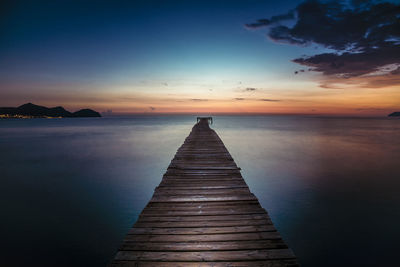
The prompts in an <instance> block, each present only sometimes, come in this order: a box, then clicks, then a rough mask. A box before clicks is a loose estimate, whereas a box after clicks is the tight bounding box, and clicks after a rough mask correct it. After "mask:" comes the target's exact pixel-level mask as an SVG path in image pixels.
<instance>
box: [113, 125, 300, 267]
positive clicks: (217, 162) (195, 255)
mask: <svg viewBox="0 0 400 267" xmlns="http://www.w3.org/2000/svg"><path fill="white" fill-rule="evenodd" d="M198 121H199V122H198V123H197V124H196V125H195V126H194V127H193V129H192V132H191V133H190V135H189V136H188V137H187V138H186V140H185V142H184V144H183V145H182V146H181V147H180V148H179V149H178V152H177V153H176V155H175V157H174V159H173V160H172V161H171V164H170V166H169V167H168V169H167V172H166V173H165V174H164V176H163V179H162V181H161V183H160V185H159V186H158V187H157V188H156V189H155V191H154V195H153V197H152V199H151V200H150V202H149V203H148V204H147V206H146V207H145V208H144V209H143V211H142V213H141V214H140V215H139V218H138V220H137V222H136V223H135V224H134V226H133V227H132V229H131V230H130V231H129V232H128V234H127V235H126V237H125V239H124V241H123V243H122V245H121V247H120V249H119V251H118V252H117V254H116V256H115V258H114V260H113V261H112V263H111V264H110V266H165V267H170V266H171V267H172V266H174V267H175V266H189V267H190V266H214V267H220V266H221V267H222V266H298V263H297V260H296V258H295V256H294V254H293V253H292V251H291V250H290V249H289V248H288V247H287V245H286V244H285V243H284V241H283V240H282V238H281V236H280V235H279V233H278V232H277V230H276V229H275V227H274V226H273V224H272V222H271V220H270V218H269V216H268V214H267V212H266V211H265V210H264V209H263V208H262V207H261V205H260V203H259V202H258V200H257V198H256V197H255V196H254V195H253V194H252V193H251V192H250V190H249V188H248V186H247V185H246V183H245V181H244V179H243V178H242V176H241V174H240V168H238V166H236V163H235V162H234V160H233V159H232V157H231V155H230V154H229V152H228V150H227V149H226V148H225V146H224V144H223V143H222V141H221V139H220V138H219V137H218V135H217V134H216V133H215V131H214V130H212V129H211V128H210V127H209V125H208V121H209V118H205V119H199V120H198Z"/></svg>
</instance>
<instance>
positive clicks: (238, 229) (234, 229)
mask: <svg viewBox="0 0 400 267" xmlns="http://www.w3.org/2000/svg"><path fill="white" fill-rule="evenodd" d="M273 231H276V229H275V227H274V226H273V225H257V226H252V225H246V226H226V227H192V228H189V227H183V228H182V227H179V228H174V227H170V228H153V227H144V228H141V227H134V228H131V230H130V231H129V232H128V235H143V234H152V235H172V234H173V235H206V234H227V233H229V234H230V233H254V232H273Z"/></svg>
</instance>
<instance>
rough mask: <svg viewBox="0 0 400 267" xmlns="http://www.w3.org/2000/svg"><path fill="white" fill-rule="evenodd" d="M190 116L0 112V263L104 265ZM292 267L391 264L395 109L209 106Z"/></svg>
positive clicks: (395, 228) (396, 232) (399, 144)
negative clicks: (19, 116)
mask: <svg viewBox="0 0 400 267" xmlns="http://www.w3.org/2000/svg"><path fill="white" fill-rule="evenodd" d="M194 123H195V117H193V116H159V117H157V116H137V117H130V118H96V119H91V118H90V119H51V120H48V119H30V120H0V179H1V180H0V181H1V185H0V211H1V220H0V233H1V235H0V236H1V248H0V251H1V254H3V255H2V257H1V263H0V264H1V265H2V266H3V265H5V266H28V265H29V266H105V265H106V264H107V263H108V262H109V261H110V259H111V258H112V257H113V256H114V253H115V252H116V250H117V248H118V246H119V244H120V242H121V240H122V239H123V237H124V235H125V233H126V232H127V231H128V229H129V228H130V227H131V225H132V224H133V223H134V222H135V220H136V219H137V216H138V214H139V213H140V212H141V210H142V209H143V208H144V206H145V205H146V203H147V202H148V200H149V199H150V197H151V195H152V194H153V189H154V188H155V187H156V186H157V185H158V184H159V182H160V180H161V177H162V174H163V173H164V172H165V170H166V168H167V166H168V165H169V162H170V160H171V159H172V157H173V156H174V154H175V152H176V150H177V148H178V147H179V146H180V145H181V144H182V142H183V140H184V138H185V137H186V136H187V135H188V134H189V132H190V129H191V127H192V126H193V124H194ZM213 128H214V129H216V131H217V133H218V134H219V136H220V137H221V138H222V140H223V141H224V143H225V145H226V146H227V148H228V150H229V151H230V152H231V154H232V156H233V158H234V159H235V161H236V163H237V164H238V165H239V166H240V167H241V168H242V174H243V177H244V178H245V180H246V182H247V183H248V185H249V187H250V189H251V190H252V192H253V193H255V195H256V196H257V197H258V198H259V200H260V202H261V204H262V206H263V207H264V208H266V209H267V210H268V212H269V214H270V216H271V218H272V220H273V222H274V224H275V226H276V227H277V228H278V230H279V231H280V233H281V234H282V235H283V237H284V239H285V241H286V242H287V243H288V245H289V246H290V247H291V248H292V249H293V251H294V252H295V254H296V255H297V256H298V258H299V260H300V263H301V264H302V265H303V266H357V265H359V266H367V265H370V266H395V265H398V248H399V242H398V239H399V238H400V227H399V225H400V120H390V119H386V118H318V117H294V116H293V117H291V116H217V117H214V125H213Z"/></svg>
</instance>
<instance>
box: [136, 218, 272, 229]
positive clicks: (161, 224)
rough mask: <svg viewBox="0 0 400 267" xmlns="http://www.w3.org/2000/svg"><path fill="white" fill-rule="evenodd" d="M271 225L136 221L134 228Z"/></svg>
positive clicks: (253, 221) (236, 222)
mask: <svg viewBox="0 0 400 267" xmlns="http://www.w3.org/2000/svg"><path fill="white" fill-rule="evenodd" d="M265 224H272V222H271V220H269V219H260V220H236V221H193V222H191V221H183V222H175V221H172V222H171V221H163V222H159V221H155V222H149V221H144V222H143V221H141V220H139V221H137V222H136V223H135V225H134V227H158V228H171V227H224V226H243V225H247V226H250V225H265Z"/></svg>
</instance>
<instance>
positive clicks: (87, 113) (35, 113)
mask: <svg viewBox="0 0 400 267" xmlns="http://www.w3.org/2000/svg"><path fill="white" fill-rule="evenodd" d="M0 115H3V116H10V117H19V116H21V117H34V118H38V117H39V118H40V117H62V118H77V117H101V115H100V113H98V112H96V111H94V110H91V109H81V110H79V111H77V112H74V113H71V112H69V111H68V110H65V109H64V108H63V107H54V108H47V107H43V106H38V105H35V104H32V103H27V104H24V105H22V106H19V107H17V108H12V107H3V108H1V107H0Z"/></svg>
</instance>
